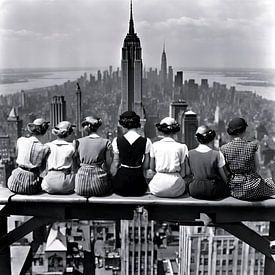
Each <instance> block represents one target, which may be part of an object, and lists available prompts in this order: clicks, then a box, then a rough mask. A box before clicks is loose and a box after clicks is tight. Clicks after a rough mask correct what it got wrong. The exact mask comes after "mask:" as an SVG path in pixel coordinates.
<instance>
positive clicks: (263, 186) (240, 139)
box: [221, 118, 275, 200]
mask: <svg viewBox="0 0 275 275" xmlns="http://www.w3.org/2000/svg"><path fill="white" fill-rule="evenodd" d="M246 127H247V123H246V121H245V120H244V119H243V118H234V119H232V120H231V121H230V122H229V124H228V128H227V132H228V134H229V135H230V136H232V138H233V139H232V141H230V142H229V143H227V144H225V145H223V146H222V147H221V151H222V153H223V154H224V156H225V161H226V163H227V168H228V169H229V172H230V179H229V186H230V192H231V195H232V196H233V197H235V198H238V199H242V200H261V199H266V198H268V197H270V196H272V195H275V184H274V182H273V181H272V179H271V178H268V179H263V178H262V177H261V176H260V175H259V174H258V173H257V163H258V161H257V157H256V151H257V149H258V145H257V143H255V142H248V141H246V140H245V139H244V136H245V131H246Z"/></svg>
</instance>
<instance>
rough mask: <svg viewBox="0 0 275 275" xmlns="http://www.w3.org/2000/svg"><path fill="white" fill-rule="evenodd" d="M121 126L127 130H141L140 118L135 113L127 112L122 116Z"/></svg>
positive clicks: (120, 119)
mask: <svg viewBox="0 0 275 275" xmlns="http://www.w3.org/2000/svg"><path fill="white" fill-rule="evenodd" d="M119 124H120V125H121V126H122V127H123V128H126V129H133V128H139V127H140V126H141V124H140V116H139V115H137V114H136V113H135V112H133V111H126V112H124V113H123V114H121V115H120V117H119Z"/></svg>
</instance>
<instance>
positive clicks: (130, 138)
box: [112, 111, 152, 196]
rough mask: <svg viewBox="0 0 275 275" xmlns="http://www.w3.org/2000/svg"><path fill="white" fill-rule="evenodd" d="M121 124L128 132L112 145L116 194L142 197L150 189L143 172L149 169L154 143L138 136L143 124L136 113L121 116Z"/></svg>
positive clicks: (131, 112)
mask: <svg viewBox="0 0 275 275" xmlns="http://www.w3.org/2000/svg"><path fill="white" fill-rule="evenodd" d="M119 124H120V125H121V126H122V127H123V128H124V129H126V131H127V132H126V133H125V134H124V135H123V136H119V137H117V138H115V139H114V140H113V143H112V146H113V151H114V160H113V164H112V174H113V175H114V177H113V188H114V192H115V193H116V194H119V195H121V196H142V195H144V193H145V192H146V191H147V188H148V185H147V183H146V180H145V177H144V174H143V172H144V170H146V169H148V168H149V163H150V156H149V153H150V150H151V146H152V143H151V141H150V140H149V139H148V138H144V137H142V136H141V135H140V134H138V128H139V127H140V126H141V124H140V117H139V116H138V115H137V114H136V113H135V112H133V111H126V112H124V113H123V114H122V115H120V118H119Z"/></svg>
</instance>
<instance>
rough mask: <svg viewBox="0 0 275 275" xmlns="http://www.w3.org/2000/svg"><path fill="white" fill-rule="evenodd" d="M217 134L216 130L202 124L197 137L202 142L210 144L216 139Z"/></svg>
mask: <svg viewBox="0 0 275 275" xmlns="http://www.w3.org/2000/svg"><path fill="white" fill-rule="evenodd" d="M215 136H216V132H215V130H213V129H211V128H209V127H208V126H207V125H201V126H199V127H198V129H197V131H196V138H197V140H198V142H199V143H201V144H208V143H210V142H211V141H213V140H214V138H215Z"/></svg>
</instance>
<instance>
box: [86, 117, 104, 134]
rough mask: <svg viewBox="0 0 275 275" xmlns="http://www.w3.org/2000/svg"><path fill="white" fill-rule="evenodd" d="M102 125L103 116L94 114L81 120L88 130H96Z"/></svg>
mask: <svg viewBox="0 0 275 275" xmlns="http://www.w3.org/2000/svg"><path fill="white" fill-rule="evenodd" d="M101 125H102V120H101V118H98V117H94V116H87V117H85V118H84V120H83V121H82V122H81V126H82V127H83V128H84V130H86V131H89V130H91V131H96V130H97V129H98V128H99V127H100V126H101Z"/></svg>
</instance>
